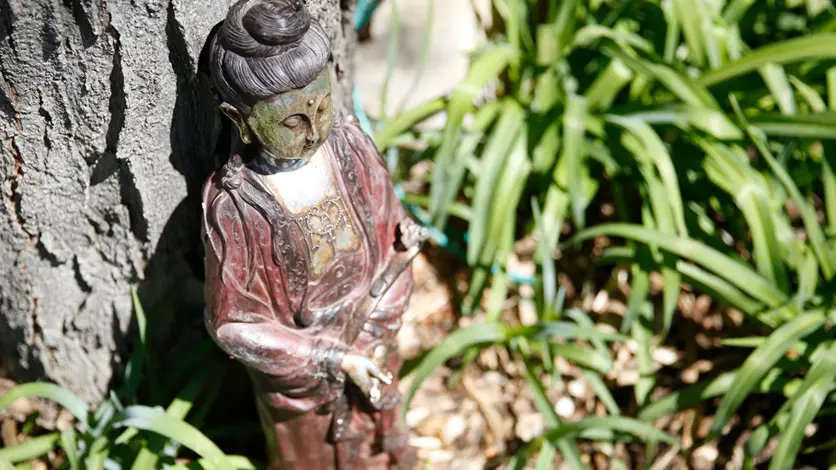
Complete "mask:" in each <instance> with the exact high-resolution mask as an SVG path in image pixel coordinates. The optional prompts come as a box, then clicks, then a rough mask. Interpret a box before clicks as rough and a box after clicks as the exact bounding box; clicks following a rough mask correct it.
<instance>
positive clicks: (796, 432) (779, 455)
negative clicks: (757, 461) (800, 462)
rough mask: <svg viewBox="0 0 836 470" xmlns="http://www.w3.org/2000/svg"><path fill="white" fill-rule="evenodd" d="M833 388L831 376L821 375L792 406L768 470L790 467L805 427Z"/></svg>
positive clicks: (799, 446)
mask: <svg viewBox="0 0 836 470" xmlns="http://www.w3.org/2000/svg"><path fill="white" fill-rule="evenodd" d="M832 389H833V377H822V378H821V379H819V380H818V381H817V382H816V383H815V384H813V386H811V387H810V388H809V389H808V390H807V391H806V393H804V396H802V397H801V398H800V399H799V400H798V401H797V402H796V403H795V405H793V407H792V413H791V415H790V421H789V424H788V425H787V428H786V429H785V430H784V432H783V433H782V436H781V437H782V439H779V440H778V447H776V448H775V453H774V454H773V455H772V460H771V461H770V462H769V470H783V469H785V468H792V467H793V465H794V464H795V462H796V455H798V450H799V449H800V448H801V441H802V440H803V439H804V434H805V428H806V427H807V425H808V424H810V423H811V422H812V421H813V419H815V417H816V414H817V413H818V412H819V409H821V406H822V404H824V400H825V398H827V395H828V394H829V393H830V391H831V390H832Z"/></svg>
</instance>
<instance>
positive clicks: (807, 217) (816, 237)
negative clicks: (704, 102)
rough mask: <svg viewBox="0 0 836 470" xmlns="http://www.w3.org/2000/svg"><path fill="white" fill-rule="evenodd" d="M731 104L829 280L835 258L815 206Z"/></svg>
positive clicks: (835, 268)
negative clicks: (782, 190)
mask: <svg viewBox="0 0 836 470" xmlns="http://www.w3.org/2000/svg"><path fill="white" fill-rule="evenodd" d="M732 104H733V106H734V107H735V111H736V112H737V115H738V118H739V119H740V120H741V121H742V124H743V125H742V127H743V129H744V131H746V133H747V134H748V135H749V138H750V140H751V141H752V142H753V143H754V144H755V147H757V149H758V151H759V152H760V153H761V155H762V156H763V158H764V159H765V160H766V162H767V163H768V164H769V167H770V169H771V170H772V172H773V173H775V176H776V177H777V178H778V180H779V181H780V182H781V185H783V186H784V188H785V189H786V190H787V192H788V193H789V194H790V196H791V197H792V199H793V201H794V202H795V204H796V207H797V208H798V211H799V212H800V213H801V220H802V221H803V222H804V229H805V230H806V231H807V236H808V237H809V238H810V244H811V245H812V247H813V252H814V253H815V254H816V257H817V258H818V260H819V265H820V266H821V270H822V273H823V274H824V277H825V279H827V280H830V279H831V278H832V277H833V275H834V273H836V267H834V262H836V258H834V256H833V252H832V250H831V249H830V247H829V245H828V244H827V240H826V238H825V236H824V232H823V231H822V228H821V225H819V221H818V216H817V215H816V210H815V208H814V207H813V206H812V204H809V203H808V202H807V200H806V199H804V198H803V197H802V195H801V191H799V190H798V186H796V184H795V181H793V179H792V177H791V176H790V175H789V173H787V170H786V169H785V168H784V167H783V165H781V164H780V163H779V162H778V160H776V159H775V157H774V156H773V155H772V152H771V151H770V150H769V148H768V147H767V146H766V143H765V139H764V137H763V136H762V135H758V134H756V133H755V132H753V130H752V128H751V127H749V126H748V125H747V124H746V121H745V118H744V117H743V113H742V111H741V110H740V107H739V106H738V104H737V101H736V100H734V98H732Z"/></svg>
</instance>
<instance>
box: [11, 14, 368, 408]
mask: <svg viewBox="0 0 836 470" xmlns="http://www.w3.org/2000/svg"><path fill="white" fill-rule="evenodd" d="M232 3H233V0H130V1H129V0H0V136H2V142H0V149H2V150H0V158H2V160H0V178H2V195H0V245H2V247H3V248H2V249H0V370H2V369H6V372H7V373H8V374H10V376H11V377H12V378H14V379H17V380H21V381H23V380H36V379H48V380H52V381H55V382H58V383H59V384H62V385H64V386H67V387H69V388H70V389H71V390H73V391H75V392H76V393H78V394H80V395H81V396H82V397H83V398H85V399H87V400H89V401H98V400H100V399H101V398H102V397H103V396H104V394H105V393H106V391H107V390H108V387H110V386H111V385H112V381H114V380H117V379H116V378H118V376H119V375H118V374H119V372H120V370H121V368H122V364H123V358H124V357H126V350H127V349H128V347H129V341H128V339H129V337H130V335H129V332H130V331H132V328H131V325H132V317H133V315H132V311H133V310H132V305H131V297H130V286H132V285H137V284H139V285H140V292H141V294H142V295H141V298H142V299H143V301H144V303H145V305H146V307H147V306H148V305H154V304H155V302H156V301H158V300H160V299H161V298H162V295H163V293H164V292H166V291H167V290H170V289H171V288H172V287H173V288H174V289H175V291H177V290H178V289H180V288H181V286H182V285H183V283H182V281H183V280H184V279H187V278H191V277H193V276H194V274H193V273H197V276H200V273H201V270H202V254H201V252H200V251H199V250H200V245H201V243H200V240H199V238H198V235H199V230H198V221H199V216H200V206H199V204H200V202H199V194H200V186H201V185H202V183H203V180H204V179H205V178H206V176H207V175H208V174H209V173H210V172H211V171H212V170H213V169H214V168H216V167H217V166H218V165H219V163H221V162H220V161H219V159H218V158H216V155H219V154H221V155H222V154H223V152H222V151H220V152H219V151H216V149H217V150H220V146H222V145H223V142H222V141H223V139H219V136H221V134H222V129H223V125H222V120H221V118H220V115H219V113H218V112H217V105H218V102H217V99H216V97H215V94H214V92H213V91H212V89H211V87H210V81H209V79H208V74H207V73H206V71H205V70H206V69H205V66H204V61H203V58H202V54H201V52H202V50H203V48H204V44H205V40H206V37H207V35H208V34H209V32H210V31H211V30H212V28H213V27H214V26H215V25H216V24H217V23H218V22H220V21H221V20H223V18H224V16H225V15H226V12H227V11H228V8H229V6H230V5H231V4H232ZM348 8H350V7H349V6H348V5H347V4H340V3H339V2H338V1H337V0H308V9H309V10H310V12H311V14H312V15H313V16H314V17H315V18H317V19H318V20H319V21H320V23H321V24H322V26H323V27H324V28H325V29H326V30H327V31H328V32H329V35H330V36H331V40H332V47H333V59H332V64H331V70H332V73H334V74H335V77H334V78H335V82H334V88H335V90H334V95H335V100H336V101H335V102H336V103H337V104H338V105H341V107H342V108H343V109H350V107H349V106H350V100H351V88H350V87H351V84H352V80H351V70H352V67H351V65H352V63H351V56H350V55H349V52H350V51H351V50H352V48H353V44H354V36H355V35H354V32H353V30H352V29H351V22H350V21H348V20H349V19H350V17H349V15H350V12H348V11H347V9H348ZM219 142H220V143H219ZM176 294H177V292H175V297H176ZM196 310H197V312H198V313H197V315H198V316H199V315H200V312H201V310H202V308H200V307H198V308H197V309H196ZM192 315H194V313H192ZM172 320H176V321H173V322H168V323H169V324H172V325H173V328H174V329H173V330H171V329H169V331H174V332H176V331H177V324H178V322H180V321H181V320H182V319H181V318H177V317H174V318H172ZM192 320H194V318H192ZM172 336H174V335H172Z"/></svg>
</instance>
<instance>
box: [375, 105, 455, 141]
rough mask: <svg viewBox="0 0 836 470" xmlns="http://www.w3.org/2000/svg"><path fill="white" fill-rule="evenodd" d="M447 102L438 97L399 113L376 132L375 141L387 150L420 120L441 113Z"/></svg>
mask: <svg viewBox="0 0 836 470" xmlns="http://www.w3.org/2000/svg"><path fill="white" fill-rule="evenodd" d="M446 104H447V102H446V100H445V99H444V98H436V99H434V100H430V101H427V102H426V103H422V104H420V105H418V106H415V107H414V108H411V109H409V110H407V111H404V112H402V113H400V114H398V115H397V116H396V117H395V118H394V119H392V120H391V121H388V122H387V123H386V126H385V127H383V128H382V129H380V130H379V131H377V132H375V135H374V141H375V145H376V146H377V148H378V150H380V151H383V150H386V149H387V148H388V147H390V146H391V145H392V141H394V140H395V139H396V138H397V137H398V136H399V135H401V134H403V133H404V132H406V131H408V130H410V129H412V128H413V127H415V125H417V124H418V123H419V122H421V121H424V120H425V119H428V118H430V117H432V116H434V115H436V114H438V113H440V112H441V111H443V110H444V106H445V105H446Z"/></svg>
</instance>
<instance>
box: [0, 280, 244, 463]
mask: <svg viewBox="0 0 836 470" xmlns="http://www.w3.org/2000/svg"><path fill="white" fill-rule="evenodd" d="M132 295H133V300H134V311H135V315H136V321H137V332H138V338H137V342H136V344H135V346H134V349H133V352H132V355H131V358H130V361H129V363H128V365H127V367H126V377H125V380H124V386H123V387H122V388H121V389H120V390H119V391H113V392H111V394H110V397H109V398H108V399H107V400H105V401H104V402H103V403H101V404H100V405H99V406H98V407H97V408H96V409H94V410H91V409H90V407H89V406H88V404H87V403H86V402H85V401H84V400H82V399H81V398H79V397H78V396H77V395H75V394H73V393H72V392H71V391H69V390H67V389H65V388H62V387H59V386H58V385H55V384H51V383H41V382H36V383H27V384H22V385H19V386H17V387H15V388H13V389H11V390H10V391H8V392H7V393H6V394H4V395H3V396H1V397H0V410H2V409H4V408H6V407H8V406H9V405H11V404H12V403H14V402H15V401H16V400H19V399H22V398H29V397H38V398H44V399H48V400H51V401H54V402H56V403H57V404H59V405H61V406H62V407H63V408H65V409H67V410H68V411H70V412H71V413H72V414H73V416H74V417H75V419H76V425H75V426H74V427H73V428H70V429H68V430H66V431H63V432H52V433H47V434H44V435H41V436H38V437H34V438H31V439H29V440H26V441H24V442H22V443H20V444H17V445H15V446H11V447H6V448H2V449H0V469H4V470H5V468H24V466H25V462H26V461H28V460H31V459H34V458H38V457H41V456H43V455H45V454H47V453H48V452H50V451H53V450H56V449H58V448H60V449H61V450H62V451H63V453H64V455H65V456H66V460H65V463H64V464H63V465H62V467H61V468H67V469H72V470H78V469H89V470H96V469H118V468H126V469H127V468H130V469H131V470H142V469H154V468H162V467H163V466H165V468H173V469H176V468H181V469H186V468H189V469H199V468H206V469H213V468H215V469H230V468H236V469H255V468H257V467H256V466H255V465H254V464H253V463H252V462H250V461H249V460H248V459H246V458H244V457H240V456H228V455H225V454H224V453H223V452H222V451H221V450H220V449H219V448H218V447H217V445H215V444H214V443H213V442H212V441H211V440H210V439H209V438H207V437H206V436H205V435H204V434H203V433H202V432H201V431H199V430H198V427H200V426H201V424H202V422H203V420H204V418H205V416H206V413H207V412H208V411H209V409H210V408H211V406H212V404H213V403H214V401H215V398H216V397H217V392H218V390H219V386H220V384H221V382H222V381H221V380H219V379H218V377H217V372H218V371H222V368H221V367H220V366H219V365H218V367H212V364H209V365H208V366H206V367H204V368H202V369H201V370H200V371H199V372H197V373H195V374H193V375H191V376H190V377H189V378H188V382H187V383H186V385H185V387H183V389H182V390H181V391H180V392H179V393H177V394H176V396H175V397H174V399H173V400H171V401H170V403H169V405H168V406H167V407H166V408H165V409H163V408H162V407H159V406H154V407H150V406H143V405H137V404H134V403H136V401H137V400H138V397H140V393H139V392H140V388H141V386H142V385H143V382H142V378H143V376H145V374H148V375H150V374H151V371H150V370H149V367H152V364H154V360H153V359H154V358H153V357H152V356H151V354H150V351H149V348H148V342H147V337H146V324H147V319H146V315H145V312H144V310H143V308H142V305H141V304H140V303H139V300H138V298H137V295H136V291H133V292H132ZM209 341H211V340H209ZM212 350H213V349H211V348H206V347H198V348H196V349H195V350H194V351H195V354H192V355H190V356H187V357H185V358H183V359H181V361H180V362H179V363H178V364H174V365H173V366H172V367H170V368H169V371H168V373H167V374H166V375H165V378H166V380H165V383H164V384H160V383H158V382H157V381H150V382H149V384H148V385H149V387H151V390H150V393H149V395H151V396H164V395H166V394H167V393H166V390H165V389H167V388H169V387H170V386H171V385H173V384H176V383H177V382H178V381H179V380H180V376H181V375H182V373H183V372H184V371H185V370H186V369H188V368H189V367H191V366H194V365H195V364H196V363H198V361H201V360H203V359H205V357H206V355H207V353H208V352H209V351H212ZM196 404H197V405H198V407H197V408H196V409H194V411H193V408H195V405H196ZM187 416H189V420H188V421H187V420H186V418H187ZM183 449H189V450H191V451H192V452H194V453H195V454H197V456H199V459H198V460H195V461H193V462H191V463H189V464H188V465H184V464H179V463H176V461H175V459H176V458H177V457H178V455H179V454H180V453H181V451H182V450H183ZM13 464H18V467H12V465H13ZM4 465H6V467H4Z"/></svg>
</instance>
